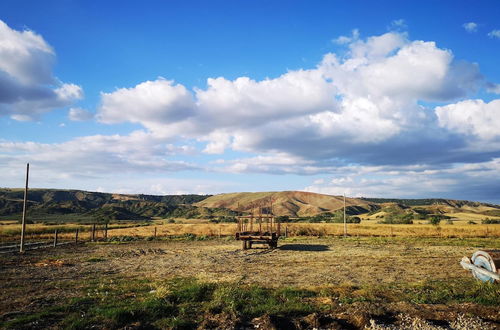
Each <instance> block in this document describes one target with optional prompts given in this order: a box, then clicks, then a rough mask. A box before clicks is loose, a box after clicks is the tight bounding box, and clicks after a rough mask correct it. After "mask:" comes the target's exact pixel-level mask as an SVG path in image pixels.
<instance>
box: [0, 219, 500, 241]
mask: <svg viewBox="0 0 500 330" xmlns="http://www.w3.org/2000/svg"><path fill="white" fill-rule="evenodd" d="M13 226H16V228H12V227H13ZM121 226H122V227H120V225H115V224H113V225H110V226H109V230H108V238H111V237H116V236H133V237H151V236H154V232H155V228H156V234H157V236H159V237H164V236H178V235H186V234H194V235H197V236H211V237H216V236H219V235H221V236H234V234H235V233H236V229H237V226H236V224H213V223H183V224H179V223H175V224H168V223H163V224H161V223H158V222H157V223H155V224H153V225H150V226H135V227H132V226H131V225H130V224H129V225H121ZM6 227H7V228H10V230H7V231H6V230H5V228H6ZM56 228H58V230H59V231H60V234H59V237H60V238H61V239H71V238H74V235H75V234H74V231H75V230H76V228H79V230H80V234H79V237H80V238H81V239H89V238H90V235H91V232H90V230H91V226H88V225H85V226H84V225H77V224H65V225H60V226H47V225H42V224H35V225H28V226H27V235H28V238H30V237H31V238H37V239H50V238H51V237H53V233H54V232H53V231H54V230H55V229H56ZM285 228H287V230H286V231H287V233H288V235H289V236H341V235H343V233H344V226H343V224H339V223H290V224H282V225H281V229H282V235H284V233H285ZM13 229H15V230H13ZM19 230H20V225H4V226H1V227H0V239H2V240H12V239H16V238H17V237H19ZM347 232H348V234H349V235H350V236H381V237H458V238H468V237H494V238H500V225H482V224H478V225H469V224H454V225H449V224H442V225H439V226H434V225H428V224H413V225H385V224H376V223H372V224H348V226H347ZM97 237H98V238H102V237H104V227H103V226H99V227H98V230H97Z"/></svg>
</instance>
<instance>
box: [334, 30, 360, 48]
mask: <svg viewBox="0 0 500 330" xmlns="http://www.w3.org/2000/svg"><path fill="white" fill-rule="evenodd" d="M358 39H359V30H358V29H354V30H352V31H351V36H349V37H347V36H340V37H338V38H336V39H333V40H332V42H333V43H335V44H339V45H344V44H348V43H351V42H354V41H357V40H358Z"/></svg>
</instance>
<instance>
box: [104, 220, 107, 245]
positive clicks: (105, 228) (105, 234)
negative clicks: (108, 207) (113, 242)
mask: <svg viewBox="0 0 500 330" xmlns="http://www.w3.org/2000/svg"><path fill="white" fill-rule="evenodd" d="M104 240H105V241H107V240H108V223H107V222H106V224H105V225H104Z"/></svg>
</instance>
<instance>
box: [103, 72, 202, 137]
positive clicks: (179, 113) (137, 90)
mask: <svg viewBox="0 0 500 330" xmlns="http://www.w3.org/2000/svg"><path fill="white" fill-rule="evenodd" d="M101 99H102V101H101V102H102V105H101V106H100V108H99V112H98V114H97V118H98V119H99V120H100V121H101V122H103V123H107V124H113V123H121V122H126V121H128V122H133V123H141V124H143V125H144V126H145V127H148V128H154V127H156V126H157V124H168V123H172V122H177V121H180V120H182V119H184V118H186V117H189V116H190V115H191V113H192V110H193V107H194V103H193V99H192V95H191V93H190V92H189V91H188V90H187V89H186V88H185V87H184V86H182V85H180V84H177V85H176V84H174V82H173V81H169V80H165V79H163V78H159V79H157V80H155V81H146V82H143V83H140V84H138V85H137V86H135V87H132V88H120V89H118V90H116V91H115V92H112V93H101Z"/></svg>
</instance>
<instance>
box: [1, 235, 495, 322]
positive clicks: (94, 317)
mask: <svg viewBox="0 0 500 330" xmlns="http://www.w3.org/2000/svg"><path fill="white" fill-rule="evenodd" d="M158 227H160V226H158ZM161 227H162V228H163V229H164V230H165V233H166V231H167V230H174V229H177V231H176V232H175V233H176V234H179V233H180V232H179V228H180V229H182V230H185V231H186V232H192V231H193V230H194V229H193V228H194V227H195V226H194V225H193V226H191V225H165V226H161ZM323 227H324V226H323ZM213 228H218V227H215V226H214V227H212V226H205V227H204V230H205V231H204V232H203V233H207V230H208V229H213ZM222 228H224V229H225V230H227V232H230V231H231V230H232V229H231V226H230V225H226V226H222ZM299 228H300V227H297V228H295V229H294V230H299ZM127 230H128V231H127ZM134 230H138V231H142V230H151V228H150V227H141V228H132V229H131V228H128V229H116V230H113V231H123V232H122V234H123V233H127V234H139V232H135V233H134V232H133V231H134ZM113 231H112V232H113ZM200 234H201V232H200ZM478 248H493V249H499V248H500V239H499V238H473V239H471V238H469V239H467V238H466V239H461V238H444V237H439V238H438V237H436V238H419V237H408V236H407V237H348V238H342V237H290V238H288V239H283V240H280V244H279V247H278V248H277V249H267V248H259V247H257V248H255V249H251V250H241V248H240V244H239V242H237V241H235V240H234V239H232V238H229V237H227V238H221V239H218V238H206V237H194V236H186V237H184V238H182V237H171V238H161V239H159V240H152V241H147V240H140V241H133V242H117V241H115V242H107V243H106V242H99V243H86V244H80V245H78V246H75V245H67V246H64V247H58V248H52V249H45V250H36V251H28V252H27V253H25V254H23V255H20V254H6V255H0V265H1V266H0V278H1V279H2V280H1V281H0V292H1V293H0V299H2V302H3V303H2V304H1V305H0V327H2V328H9V329H10V328H12V329H21V328H71V329H88V328H98V329H117V328H120V329H140V328H158V329H165V328H167V329H169V328H171V329H183V328H200V329H204V328H224V329H233V328H234V329H238V328H260V329H275V328H280V329H311V328H331V329H363V328H365V327H367V328H370V329H389V328H390V329H394V328H398V329H402V328H405V326H406V325H409V327H407V329H412V325H413V326H416V325H418V326H421V327H420V328H419V329H444V328H447V329H450V328H451V329H495V328H498V327H499V326H500V310H499V308H498V305H499V304H500V300H499V299H500V287H499V286H498V285H488V284H483V283H479V282H476V281H475V280H474V279H473V278H472V277H471V275H470V274H469V273H468V272H466V271H464V270H463V269H462V268H461V267H460V265H459V264H458V262H459V260H460V258H461V257H462V256H464V255H471V254H472V252H473V251H475V250H476V249H478ZM391 327H392V328H391ZM413 328H414V327H413Z"/></svg>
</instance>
